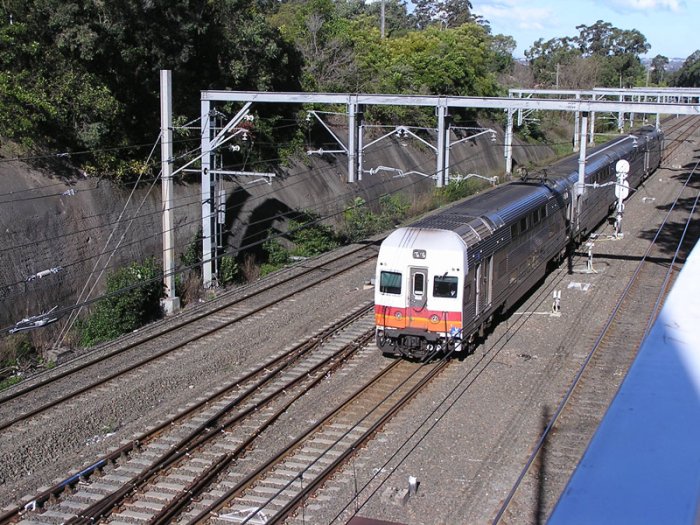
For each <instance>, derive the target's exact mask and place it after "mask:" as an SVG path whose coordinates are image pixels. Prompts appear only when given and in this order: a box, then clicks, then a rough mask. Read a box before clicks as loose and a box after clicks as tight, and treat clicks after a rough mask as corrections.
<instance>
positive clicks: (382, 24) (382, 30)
mask: <svg viewBox="0 0 700 525" xmlns="http://www.w3.org/2000/svg"><path fill="white" fill-rule="evenodd" d="M384 3H385V0H382V10H381V17H380V19H381V34H382V38H384V22H385V20H386V19H385V17H384Z"/></svg>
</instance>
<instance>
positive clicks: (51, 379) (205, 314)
mask: <svg viewBox="0 0 700 525" xmlns="http://www.w3.org/2000/svg"><path fill="white" fill-rule="evenodd" d="M373 245H374V243H372V244H369V245H363V246H360V247H358V248H355V249H353V250H351V251H350V252H347V253H343V254H342V255H338V256H336V257H334V258H332V259H330V260H327V261H323V263H322V264H321V265H319V266H313V267H310V268H305V269H304V270H303V271H301V272H299V273H295V274H293V275H291V276H289V277H285V278H284V279H283V280H281V281H272V282H271V283H270V284H267V285H265V286H263V287H261V288H255V289H254V290H253V291H252V292H249V293H247V294H245V295H244V296H243V297H239V298H236V299H234V300H233V301H230V302H224V303H223V304H221V305H218V306H215V307H214V308H213V309H207V308H208V307H209V306H210V305H207V306H204V307H203V308H204V309H205V311H203V312H200V313H198V314H196V315H195V316H194V317H191V318H188V319H186V320H183V321H184V322H181V323H177V324H175V325H173V326H169V327H166V328H165V329H164V330H162V331H160V332H158V333H156V334H153V335H149V336H148V337H147V338H146V339H142V340H138V341H134V342H131V343H128V344H127V345H126V346H124V347H122V348H118V349H116V350H113V351H111V352H109V353H108V354H106V355H104V356H100V358H99V359H98V360H96V361H89V362H86V363H83V364H81V365H78V366H76V367H73V368H70V369H68V370H65V371H63V372H60V373H58V374H56V373H55V372H53V373H52V375H51V377H49V378H47V379H45V380H43V381H39V382H37V383H33V384H31V385H28V386H26V387H24V388H21V389H19V390H13V391H12V392H10V393H7V394H5V395H3V396H2V397H1V398H0V406H2V405H3V404H5V403H6V402H8V401H11V400H13V399H16V398H18V397H20V396H23V395H25V394H28V393H30V392H32V391H34V390H37V389H39V388H42V387H45V386H47V385H50V384H52V383H54V382H56V381H58V380H60V379H63V378H65V377H68V376H70V375H72V374H75V373H77V372H80V371H82V370H85V369H86V368H89V367H90V366H94V365H95V364H99V363H100V362H103V361H106V360H107V359H110V358H112V357H115V356H118V355H120V354H122V353H125V352H127V351H129V350H132V349H133V348H136V347H138V346H140V345H142V344H144V343H147V342H149V341H152V340H154V339H157V338H158V337H161V336H164V335H167V334H169V333H171V332H174V331H176V330H179V329H181V328H185V327H187V326H189V325H191V324H193V323H196V322H197V321H201V320H202V319H205V318H206V317H208V316H210V315H212V314H215V313H217V312H220V311H221V310H225V309H226V308H230V307H231V306H235V305H237V304H240V303H242V302H243V301H246V300H248V299H250V298H251V297H256V296H258V295H261V294H263V293H265V292H268V291H270V290H273V289H274V288H276V287H278V286H281V285H284V284H287V283H289V282H292V281H294V280H295V279H297V278H298V277H301V276H304V275H307V274H309V273H312V272H314V271H317V270H322V269H323V267H324V266H327V265H328V264H332V263H334V262H337V261H339V260H342V259H344V258H346V257H350V256H352V255H355V254H357V253H359V252H361V251H363V250H367V249H369V248H370V247H371V246H373ZM370 258H371V257H370ZM370 258H368V259H370ZM299 266H302V265H299ZM295 267H296V266H295ZM320 282H322V281H320ZM238 292H239V291H238V290H235V291H233V292H232V294H235V293H238ZM144 363H145V362H144ZM68 364H69V363H67V365H68ZM5 428H7V425H4V426H2V425H0V431H1V430H3V429H5Z"/></svg>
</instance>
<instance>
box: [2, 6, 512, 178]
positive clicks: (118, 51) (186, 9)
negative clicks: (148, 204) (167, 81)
mask: <svg viewBox="0 0 700 525" xmlns="http://www.w3.org/2000/svg"><path fill="white" fill-rule="evenodd" d="M385 8H386V9H385V12H386V16H385V21H386V22H385V35H386V38H382V37H381V34H380V23H379V18H380V17H379V11H380V6H379V5H378V3H376V2H374V3H365V2H364V1H362V0H349V1H333V0H311V1H301V0H290V1H285V2H272V1H270V0H257V1H256V0H148V1H146V0H128V1H125V2H102V1H97V0H69V1H65V0H6V1H4V2H2V3H0V20H1V21H2V22H1V23H0V136H1V137H4V138H9V139H13V140H14V141H16V142H19V143H21V144H23V145H24V146H25V147H26V148H27V149H29V150H32V149H33V150H40V151H50V152H66V153H69V154H70V155H71V159H72V161H73V162H74V163H75V164H78V165H80V166H81V167H82V168H83V169H85V170H86V171H88V173H95V174H99V175H101V176H105V175H106V176H111V177H113V178H120V177H122V178H126V177H134V176H135V174H136V172H137V171H138V170H139V169H140V168H142V166H141V165H140V161H143V160H144V159H145V158H146V157H147V155H148V151H150V148H151V147H152V145H153V142H154V141H155V139H156V137H157V135H158V131H159V122H160V121H159V103H158V97H159V73H158V72H159V70H160V69H171V70H173V72H174V74H173V80H174V82H173V99H174V101H175V104H174V105H175V111H176V113H179V114H181V115H182V118H181V119H180V120H181V121H182V122H186V121H189V120H192V119H193V118H196V116H197V115H198V114H199V91H200V90H201V89H239V90H275V91H298V90H300V89H306V90H319V91H334V92H361V91H366V92H397V93H414V92H419V93H431V94H461V95H466V94H469V95H493V94H496V93H497V82H496V75H497V74H498V73H499V72H500V71H503V70H504V69H506V68H508V67H509V66H510V65H511V64H512V56H511V54H510V53H511V51H512V49H513V47H509V44H512V39H511V40H510V41H508V37H503V36H502V35H496V36H493V35H491V34H490V30H489V28H488V26H487V25H485V24H483V23H478V22H477V21H475V20H473V18H472V16H471V11H470V10H471V4H470V3H469V2H468V1H465V0H447V1H446V0H440V1H437V0H436V1H421V2H418V3H417V4H416V9H415V12H413V13H409V11H408V9H407V6H406V3H405V2H402V1H400V0H388V1H387V2H385ZM504 43H505V44H506V45H505V46H504ZM278 113H279V112H278ZM260 122H261V125H264V124H262V121H260ZM274 130H275V126H274V123H272V124H270V125H269V129H265V130H263V132H262V133H261V132H260V131H259V132H258V135H261V134H262V135H264V137H259V138H264V139H267V142H274V139H275V136H274V133H275V131H274ZM287 134H288V133H287ZM190 139H191V140H193V141H196V140H197V137H195V136H193V137H190ZM179 140H187V137H180V138H179ZM188 147H189V144H188V145H184V146H182V148H183V149H186V148H188ZM278 153H280V152H278ZM278 156H282V155H281V154H280V155H278Z"/></svg>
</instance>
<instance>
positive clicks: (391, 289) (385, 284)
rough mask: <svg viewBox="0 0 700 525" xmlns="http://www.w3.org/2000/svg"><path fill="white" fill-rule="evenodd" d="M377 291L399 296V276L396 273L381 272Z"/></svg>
mask: <svg viewBox="0 0 700 525" xmlns="http://www.w3.org/2000/svg"><path fill="white" fill-rule="evenodd" d="M379 291H380V292H382V293H391V294H395V295H399V294H400V293H401V274H400V273H398V272H382V273H381V274H380V275H379Z"/></svg>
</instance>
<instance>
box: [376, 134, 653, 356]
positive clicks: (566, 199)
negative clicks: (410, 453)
mask: <svg viewBox="0 0 700 525" xmlns="http://www.w3.org/2000/svg"><path fill="white" fill-rule="evenodd" d="M662 151H663V134H662V133H661V131H659V130H656V129H654V128H643V129H642V130H640V131H638V132H636V133H635V134H633V135H628V136H625V137H622V138H618V139H615V140H613V141H610V142H608V143H606V144H604V145H602V146H598V147H596V148H592V149H591V150H590V153H589V154H588V155H587V161H586V171H585V181H586V184H587V186H588V189H587V191H586V192H585V194H584V196H583V197H581V198H577V197H575V184H576V182H577V181H578V158H577V157H575V156H574V157H570V158H567V159H565V160H562V161H560V162H558V163H556V164H554V165H553V166H551V167H550V168H548V169H547V171H546V172H543V173H542V174H541V176H538V177H530V178H527V179H526V180H523V181H517V182H510V183H507V184H503V185H501V186H498V187H496V188H494V189H493V190H491V191H488V192H485V193H482V194H479V195H477V196H474V197H471V198H468V199H467V200H464V201H462V202H460V203H458V204H456V205H454V206H451V207H449V208H446V209H444V210H441V211H440V212H439V213H437V214H434V215H432V216H430V217H426V218H423V219H421V220H419V221H418V222H416V223H414V224H412V225H411V226H409V227H405V228H398V229H397V230H395V231H394V232H393V233H391V234H390V235H389V236H388V237H387V238H386V239H385V240H384V241H383V242H382V245H381V247H380V250H379V256H378V261H377V269H376V288H375V322H376V343H377V346H378V348H379V349H380V350H381V351H382V352H383V353H384V354H385V355H394V356H404V357H408V358H423V357H425V356H427V355H431V354H433V353H440V352H442V353H447V352H450V351H452V350H456V351H470V350H471V348H472V347H473V346H474V345H475V342H476V340H477V338H478V337H483V335H484V333H485V331H486V330H487V329H488V327H489V326H490V325H491V324H492V323H493V321H494V319H495V318H496V317H497V316H498V315H499V314H500V313H502V312H505V311H507V310H508V309H509V308H511V307H512V306H513V305H514V304H515V303H516V302H517V301H518V300H520V299H521V298H522V297H523V296H524V295H525V293H526V292H527V291H528V290H529V289H530V288H532V287H533V286H534V285H535V284H536V283H537V282H538V281H539V280H540V279H542V278H543V277H544V276H545V274H546V272H547V270H548V267H550V265H551V264H558V263H559V262H561V260H562V259H563V258H564V257H565V255H566V251H567V249H568V248H569V247H570V246H571V243H572V242H580V240H581V239H582V238H583V237H584V236H585V235H587V234H588V233H589V232H590V231H591V230H593V228H595V226H596V225H597V224H599V223H600V222H601V221H602V220H603V219H605V218H606V217H607V216H608V214H609V212H610V209H611V207H612V206H613V205H614V203H615V200H616V197H615V187H614V185H613V184H610V185H607V186H602V187H598V186H601V185H603V184H606V183H609V182H612V181H615V180H616V170H615V164H616V163H617V161H618V160H621V159H625V160H627V161H628V162H629V164H630V174H629V178H628V182H629V184H630V186H631V187H633V188H634V187H636V186H638V185H639V184H640V183H641V181H642V180H643V179H644V178H645V177H646V176H648V175H649V174H650V173H651V172H652V171H654V170H655V169H656V168H657V167H658V166H659V162H660V159H661V154H662ZM574 206H580V214H579V215H577V214H576V212H575V210H574V209H572V208H573V207H574ZM577 217H578V220H576V221H574V219H575V218H577Z"/></svg>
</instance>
